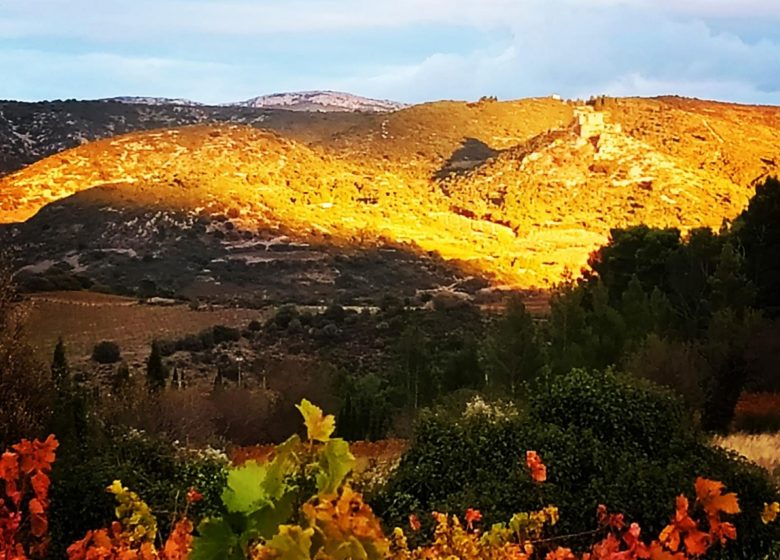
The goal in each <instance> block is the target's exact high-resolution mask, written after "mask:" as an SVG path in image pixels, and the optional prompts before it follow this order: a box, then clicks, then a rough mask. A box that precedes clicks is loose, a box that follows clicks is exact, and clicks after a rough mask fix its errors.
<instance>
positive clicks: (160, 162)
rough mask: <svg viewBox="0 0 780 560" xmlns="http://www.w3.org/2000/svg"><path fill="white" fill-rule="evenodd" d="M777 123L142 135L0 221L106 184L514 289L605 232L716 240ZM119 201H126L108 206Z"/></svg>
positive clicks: (77, 157)
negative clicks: (436, 261)
mask: <svg viewBox="0 0 780 560" xmlns="http://www.w3.org/2000/svg"><path fill="white" fill-rule="evenodd" d="M778 127H780V112H779V111H778V110H777V109H774V108H761V107H745V106H735V105H725V104H716V103H708V102H699V101H692V100H683V99H677V98H669V99H655V100H645V99H618V100H612V99H608V100H606V101H601V100H598V101H597V103H595V110H594V107H592V106H582V105H576V104H572V103H565V102H561V101H558V100H554V99H551V98H550V99H535V100H526V101H520V102H507V103H503V102H495V101H490V100H486V101H482V102H479V103H472V104H466V103H456V102H441V103H434V104H425V105H419V106H415V107H411V108H409V109H405V110H402V111H397V112H395V113H391V114H382V115H371V116H365V117H362V118H361V119H360V120H359V122H358V121H356V124H353V125H352V126H347V127H344V128H341V129H340V130H339V131H337V130H336V128H331V129H330V130H333V131H334V134H328V133H327V132H325V131H324V130H319V131H316V132H312V134H311V135H310V136H308V137H307V136H306V135H305V134H302V133H301V132H300V131H299V132H298V133H296V137H297V138H299V139H301V140H304V141H308V142H309V144H308V145H306V144H303V143H300V142H296V141H293V140H290V139H287V138H285V137H282V136H278V135H277V134H274V133H267V132H263V131H258V130H256V129H253V128H250V127H244V126H194V127H184V128H176V129H166V130H157V131H151V132H139V133H133V134H129V135H125V136H120V137H116V138H112V139H107V140H101V141H97V142H93V143H90V144H86V145H84V146H81V147H78V148H75V149H72V150H68V151H65V152H62V153H60V154H57V155H54V156H51V157H49V158H46V159H44V160H42V161H39V162H37V163H35V164H33V165H31V166H28V167H27V168H25V169H23V170H21V171H19V172H17V173H15V174H12V175H9V176H7V177H5V178H3V179H0V221H1V222H6V223H8V222H20V221H24V220H26V219H28V218H30V217H31V216H33V215H34V214H35V213H36V212H38V211H39V210H40V209H41V208H43V207H44V206H46V205H47V204H49V203H51V202H54V201H56V200H59V199H62V198H64V197H67V196H70V195H72V194H74V193H77V192H80V191H83V190H86V189H90V188H92V187H96V186H101V185H114V186H116V187H117V188H116V189H115V192H117V193H121V197H122V198H123V200H124V202H125V203H127V201H133V202H134V203H136V204H139V205H154V206H155V207H162V208H168V209H172V210H183V211H185V212H187V213H189V214H191V215H193V216H197V215H203V214H204V213H206V214H225V215H227V216H228V218H229V220H230V221H231V223H232V224H233V226H232V227H236V228H238V229H239V230H244V231H256V230H259V229H267V228H281V229H283V230H284V231H285V232H289V233H290V234H292V235H293V236H298V237H300V238H302V239H304V240H306V239H312V238H316V239H318V240H319V241H322V240H326V241H328V242H333V243H336V244H350V245H366V244H368V245H374V244H381V243H392V244H403V245H408V246H410V247H415V248H417V249H418V250H423V251H434V252H437V253H439V254H440V255H441V256H442V257H444V258H445V259H449V260H457V261H460V262H462V263H464V264H465V263H468V266H467V268H471V267H474V268H476V269H478V270H480V271H482V272H484V273H487V274H488V275H492V276H495V277H496V278H497V279H498V280H499V281H501V282H504V283H508V284H512V285H515V286H522V287H531V286H545V285H549V284H550V283H552V282H555V281H557V280H559V279H560V278H561V277H562V274H563V273H564V271H565V269H567V268H568V269H571V270H573V271H575V272H576V271H577V270H579V268H580V267H581V266H583V265H584V264H585V262H586V260H587V257H588V254H589V253H590V252H591V251H592V250H593V249H595V248H596V247H598V246H599V245H600V244H602V243H603V242H604V241H605V240H606V238H607V235H608V233H609V229H610V228H612V227H621V226H626V225H630V224H636V223H646V224H649V225H653V226H674V227H679V228H681V229H682V230H689V229H690V228H694V227H700V226H707V227H712V228H717V227H719V226H720V224H721V223H722V221H723V220H724V219H732V218H734V217H735V216H736V215H737V214H738V213H739V212H740V211H741V210H742V208H743V207H744V206H745V204H746V203H747V201H748V200H749V198H750V196H751V194H752V189H751V184H752V182H753V181H754V180H755V179H757V178H760V177H763V176H765V175H767V174H771V173H774V172H775V171H776V165H777V164H776V163H775V162H776V161H777V159H776V158H777V157H778V156H779V155H780V134H778V132H780V131H778ZM117 196H119V195H117Z"/></svg>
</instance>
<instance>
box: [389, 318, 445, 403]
mask: <svg viewBox="0 0 780 560" xmlns="http://www.w3.org/2000/svg"><path fill="white" fill-rule="evenodd" d="M397 354H398V378H399V379H398V381H399V388H400V389H401V390H402V391H403V397H404V398H403V400H404V404H405V405H406V406H410V407H411V408H412V409H414V410H417V409H418V408H419V407H421V406H425V405H427V404H430V403H431V402H433V399H434V398H435V397H436V393H437V390H436V382H435V376H434V371H433V370H434V366H433V360H432V359H431V355H430V349H429V341H428V337H426V336H425V333H423V332H422V331H421V330H420V329H419V328H418V327H417V326H416V325H412V326H409V327H407V328H406V330H405V331H404V332H403V333H402V334H401V338H400V340H399V342H398V349H397Z"/></svg>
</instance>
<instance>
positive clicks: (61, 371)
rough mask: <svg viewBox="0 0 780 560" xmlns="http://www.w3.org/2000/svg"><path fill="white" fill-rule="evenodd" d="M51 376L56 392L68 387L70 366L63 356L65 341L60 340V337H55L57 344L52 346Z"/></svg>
mask: <svg viewBox="0 0 780 560" xmlns="http://www.w3.org/2000/svg"><path fill="white" fill-rule="evenodd" d="M51 378H52V382H53V383H54V388H55V389H56V390H57V391H58V392H62V391H65V390H66V389H67V388H68V385H69V381H70V368H69V367H68V360H67V358H66V357H65V343H64V342H63V341H62V337H59V338H58V339H57V345H56V346H55V347H54V356H53V358H52V361H51Z"/></svg>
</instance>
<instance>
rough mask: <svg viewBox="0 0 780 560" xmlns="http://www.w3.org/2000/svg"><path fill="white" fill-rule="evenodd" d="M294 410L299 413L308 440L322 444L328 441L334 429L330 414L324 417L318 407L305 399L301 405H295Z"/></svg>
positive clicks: (333, 419)
mask: <svg viewBox="0 0 780 560" xmlns="http://www.w3.org/2000/svg"><path fill="white" fill-rule="evenodd" d="M296 408H297V409H298V410H300V411H301V415H302V416H303V422H304V423H305V424H306V431H307V432H308V437H309V440H311V441H321V442H322V443H326V442H327V441H328V440H330V436H331V434H333V432H334V430H335V429H336V419H335V418H334V417H333V415H332V414H328V415H327V416H326V415H324V414H323V413H322V409H321V408H320V407H318V406H316V405H313V404H312V403H310V402H309V401H308V400H306V399H303V400H302V401H301V404H299V405H296Z"/></svg>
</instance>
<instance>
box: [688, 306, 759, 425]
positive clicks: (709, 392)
mask: <svg viewBox="0 0 780 560" xmlns="http://www.w3.org/2000/svg"><path fill="white" fill-rule="evenodd" d="M760 324H761V317H760V314H759V313H757V312H756V311H753V310H748V311H746V312H745V313H742V314H740V313H738V312H737V311H736V310H734V309H733V308H730V307H726V308H723V309H720V310H718V311H717V312H716V313H715V314H714V315H713V317H712V320H711V321H710V324H709V327H708V329H707V338H706V339H705V340H704V341H703V352H704V355H705V357H706V359H707V361H708V362H709V365H710V369H711V372H712V374H711V375H710V377H709V379H707V380H706V381H705V391H704V392H705V396H704V407H703V410H702V419H701V422H702V427H703V428H704V429H705V430H709V431H717V432H725V431H727V430H728V428H729V424H730V423H731V420H732V419H733V418H734V410H735V408H736V406H737V402H738V401H739V397H740V395H741V394H742V390H743V389H744V387H745V384H746V383H747V379H748V364H747V360H746V356H745V349H746V348H747V345H748V341H750V340H751V339H752V338H753V337H754V336H755V333H756V332H757V331H758V330H759V328H760Z"/></svg>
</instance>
